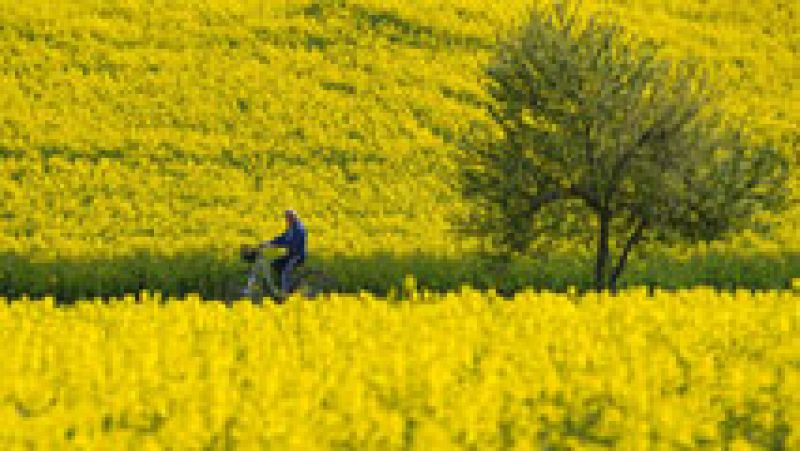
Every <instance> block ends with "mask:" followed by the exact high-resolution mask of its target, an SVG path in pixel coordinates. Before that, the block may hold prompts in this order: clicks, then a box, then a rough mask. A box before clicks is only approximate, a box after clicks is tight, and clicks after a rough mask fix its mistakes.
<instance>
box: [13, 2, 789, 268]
mask: <svg viewBox="0 0 800 451" xmlns="http://www.w3.org/2000/svg"><path fill="white" fill-rule="evenodd" d="M534 3H536V2H531V1H528V0H504V1H503V2H500V3H497V2H494V3H493V2H488V3H487V2H485V1H484V0H418V1H413V2H409V1H405V0H402V1H401V0H348V1H340V0H314V1H312V0H293V1H285V0H275V1H273V0H260V1H255V0H250V1H240V0H236V1H233V0H205V1H194V0H192V1H185V0H177V1H176V0H171V1H169V2H165V1H163V0H159V1H152V0H147V1H144V0H114V1H96V0H76V1H69V2H50V3H48V5H47V7H46V8H45V7H42V6H41V5H40V4H39V3H38V2H24V1H16V0H0V61H1V62H2V67H1V68H0V174H2V177H0V195H1V196H2V200H3V201H2V202H0V251H2V252H12V253H14V254H15V255H23V256H26V257H28V258H30V259H34V260H43V259H54V258H57V257H75V258H87V257H99V258H102V257H106V256H108V257H114V256H118V255H129V254H131V253H132V252H134V251H135V250H141V249H146V250H149V251H152V252H155V253H158V254H160V255H172V254H175V253H182V252H188V251H192V250H197V249H203V250H208V251H209V252H214V253H216V254H219V255H229V254H230V253H231V252H233V249H235V248H236V247H237V246H238V244H239V243H241V242H242V241H243V240H251V239H253V238H257V237H263V236H265V235H269V234H272V233H273V232H274V231H275V229H276V228H278V227H280V221H281V219H280V214H279V213H280V211H282V209H283V208H285V207H288V206H292V207H294V208H296V209H297V210H298V211H300V212H301V213H302V214H303V216H304V218H305V220H306V224H307V226H308V227H309V230H310V232H311V233H312V235H313V239H314V243H313V245H314V247H315V249H316V251H317V252H319V253H320V254H326V255H331V254H335V253H347V254H349V255H367V254H371V253H373V252H378V251H390V252H393V253H398V254H402V253H408V252H411V251H414V250H416V249H418V248H424V249H425V250H426V251H427V252H433V253H437V254H447V255H451V256H458V255H461V253H462V252H464V250H465V249H466V250H469V249H472V247H473V246H474V243H472V242H469V241H466V242H465V241H461V240H454V239H453V237H452V235H451V232H450V231H449V223H448V222H447V220H446V217H447V216H448V215H449V214H450V213H453V212H455V211H457V210H458V209H459V198H458V196H457V194H456V191H455V190H454V188H453V187H452V186H451V184H450V182H451V181H452V180H454V171H455V167H454V166H453V164H452V161H451V154H452V151H453V150H454V149H455V145H456V144H455V142H456V140H457V138H458V136H459V133H461V132H463V131H464V129H465V126H466V125H468V123H469V121H470V120H473V119H485V118H486V113H485V112H484V111H481V109H480V108H477V107H475V105H474V100H475V99H480V98H482V96H483V94H482V93H481V86H482V83H483V80H484V76H483V74H482V69H483V65H484V64H485V63H486V62H488V61H489V59H490V58H491V56H492V52H493V44H494V43H495V42H496V38H497V36H503V35H504V33H505V32H507V31H509V30H511V29H512V27H514V26H516V25H519V24H520V22H521V20H522V19H524V17H525V15H524V14H523V13H524V11H525V10H526V8H528V7H529V6H530V5H532V4H534ZM539 3H541V2H539ZM797 5H798V4H797V2H792V1H775V0H760V1H756V2H746V3H735V2H734V3H731V2H730V1H728V0H707V1H682V2H663V1H660V0H658V1H656V0H647V1H645V0H639V1H635V2H633V1H629V0H607V1H600V0H587V1H584V2H583V10H582V11H584V12H585V13H586V14H589V13H601V14H603V17H609V18H611V17H612V16H611V15H612V14H613V15H614V16H613V17H614V20H617V21H619V22H621V24H622V25H624V26H625V27H627V28H628V30H629V31H631V32H633V33H636V34H637V35H638V36H639V37H640V38H653V39H657V40H659V41H661V42H663V43H664V44H665V46H666V49H665V56H667V57H674V58H680V57H684V56H697V57H700V58H701V59H702V60H703V61H705V63H706V66H707V67H708V68H709V69H710V70H711V71H712V74H713V76H714V77H715V80H717V82H718V83H720V84H722V85H724V86H725V87H726V88H727V89H728V93H729V95H728V97H726V98H725V99H720V101H721V102H723V104H724V105H725V106H726V109H727V110H728V111H729V112H730V113H731V114H734V115H743V116H747V117H748V118H749V119H750V120H751V123H752V126H753V127H754V128H757V135H758V136H762V137H772V138H777V140H779V142H780V143H781V146H782V150H784V151H785V152H786V154H787V155H788V156H789V157H790V158H791V159H792V161H793V164H795V163H797V161H796V158H797V128H796V127H797V124H798V123H800V116H799V115H798V114H799V113H798V111H800V109H798V108H794V107H793V106H796V105H798V104H800V97H799V96H800V89H798V85H797V83H798V80H799V79H800V77H798V76H797V73H798V72H797V71H798V66H797V61H798V54H797V52H798V44H797V43H798V42H799V41H798V36H800V34H798V33H799V31H798V25H797V24H798V20H797V17H799V16H800V7H798V6H797ZM798 192H800V191H797V190H796V189H795V193H798ZM777 220H779V221H780V226H779V228H778V230H777V232H776V233H775V234H774V235H773V237H772V238H767V239H762V238H756V237H754V236H752V234H744V235H741V236H737V237H733V238H731V239H730V240H728V241H727V242H725V243H721V244H720V246H722V247H723V248H728V249H731V250H732V251H733V252H739V253H750V252H753V251H756V252H762V253H763V252H767V253H770V252H776V251H779V250H782V251H788V250H794V251H797V250H798V249H800V248H798V243H800V241H799V240H796V239H794V237H795V232H796V230H797V229H798V227H800V222H798V221H800V213H799V211H798V210H797V209H796V208H795V209H794V210H792V211H790V212H788V213H787V214H786V215H785V216H782V217H780V218H776V221H777ZM375 236H379V237H380V239H374V237H375ZM564 246H565V252H567V251H570V252H574V250H570V249H568V248H569V243H564ZM678 252H682V250H679V251H678ZM226 253H227V254H226Z"/></svg>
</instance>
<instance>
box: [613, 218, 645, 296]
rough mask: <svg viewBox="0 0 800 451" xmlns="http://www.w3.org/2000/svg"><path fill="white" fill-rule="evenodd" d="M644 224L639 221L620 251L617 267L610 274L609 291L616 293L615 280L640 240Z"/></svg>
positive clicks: (642, 221)
mask: <svg viewBox="0 0 800 451" xmlns="http://www.w3.org/2000/svg"><path fill="white" fill-rule="evenodd" d="M645 225H646V223H645V221H644V220H641V221H639V224H638V225H637V226H636V230H634V232H633V234H632V235H631V237H630V238H628V242H626V243H625V248H624V249H623V250H622V254H621V255H620V256H619V262H617V266H616V267H615V268H614V270H613V271H612V272H611V280H610V281H609V287H610V288H611V291H614V292H616V291H617V279H618V278H619V275H620V274H622V270H623V269H624V268H625V263H626V262H627V259H628V254H629V253H630V251H631V249H633V246H635V245H636V243H638V242H639V240H640V239H641V238H642V232H643V231H644V227H645Z"/></svg>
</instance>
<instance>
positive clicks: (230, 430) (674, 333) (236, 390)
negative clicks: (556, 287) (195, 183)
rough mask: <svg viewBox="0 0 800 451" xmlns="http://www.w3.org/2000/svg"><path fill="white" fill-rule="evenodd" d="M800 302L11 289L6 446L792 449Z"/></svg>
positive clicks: (4, 341)
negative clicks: (260, 299) (61, 294)
mask: <svg viewBox="0 0 800 451" xmlns="http://www.w3.org/2000/svg"><path fill="white" fill-rule="evenodd" d="M0 301H4V300H3V299H0ZM799 312H800V296H798V292H791V291H782V292H777V291H772V292H759V293H757V294H755V295H753V294H750V293H749V292H748V293H743V292H735V293H733V294H731V293H722V294H719V293H716V292H715V291H714V290H711V289H706V288H694V289H691V290H683V291H676V292H661V293H656V295H655V296H654V297H652V298H648V297H645V296H644V292H641V291H638V290H629V291H625V292H622V293H620V295H619V296H618V297H616V298H611V297H608V296H606V295H601V296H599V297H598V296H596V295H591V296H587V297H582V298H581V297H576V296H574V295H571V294H551V293H546V292H545V293H539V294H536V293H533V292H526V293H520V294H518V295H517V296H516V297H515V298H514V299H513V300H506V299H504V298H498V297H497V296H495V295H494V294H493V293H492V292H479V291H473V290H471V289H469V288H466V287H465V288H463V289H462V290H461V291H459V292H451V293H449V294H429V293H414V294H412V295H411V296H410V299H407V300H404V301H400V302H397V301H394V300H392V299H382V298H374V297H372V296H370V295H367V294H361V295H357V296H355V295H354V296H332V297H329V298H324V299H322V298H320V299H317V300H316V301H304V302H301V301H298V300H296V299H290V300H289V302H288V303H287V304H285V305H283V306H274V305H272V304H270V303H268V304H266V305H265V306H263V307H258V306H253V305H252V304H250V303H247V302H241V303H238V304H234V306H233V307H232V308H230V309H229V308H226V307H225V306H224V305H223V304H221V303H216V302H205V301H202V300H201V299H200V298H199V297H197V296H189V297H188V298H187V299H185V300H184V301H183V302H180V301H178V300H176V299H170V300H169V301H168V302H161V300H160V299H159V297H154V296H145V297H144V298H143V299H142V302H141V303H135V301H134V300H133V298H132V297H128V298H126V299H119V300H116V299H115V300H111V302H110V303H109V304H102V303H100V302H97V303H93V302H91V301H90V300H87V301H86V302H79V303H77V304H76V305H75V306H74V307H69V308H53V306H52V302H48V301H46V300H45V301H42V302H37V301H25V300H18V301H15V302H12V303H11V304H6V303H5V302H2V303H0V354H2V355H3V377H2V378H0V424H2V425H3V427H2V428H0V447H2V449H9V450H11V449H26V448H27V449H31V448H36V449H120V450H121V449H131V450H134V449H135V450H147V449H163V448H166V447H171V448H172V449H201V448H204V449H221V448H223V447H224V448H225V449H303V450H314V449H380V450H392V449H421V450H422V449H437V450H446V449H520V450H522V449H599V448H608V447H613V448H617V449H625V450H632V449H642V450H644V449H681V448H683V449H798V448H800V429H799V428H798V425H800V394H799V393H800V313H799ZM726 446H729V447H728V448H726Z"/></svg>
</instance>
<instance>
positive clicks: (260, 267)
mask: <svg viewBox="0 0 800 451" xmlns="http://www.w3.org/2000/svg"><path fill="white" fill-rule="evenodd" d="M248 275H252V276H255V282H254V283H255V284H256V287H257V288H258V290H259V291H262V287H263V285H262V282H263V281H266V282H267V288H268V290H269V293H262V294H267V295H268V296H270V297H272V298H275V297H283V291H282V290H281V288H280V287H278V286H276V285H275V280H274V279H273V277H272V268H271V267H270V264H269V262H268V261H267V258H266V257H265V256H264V252H263V251H262V252H259V253H258V257H257V258H256V262H255V263H254V264H253V266H252V268H251V269H250V271H249V272H248Z"/></svg>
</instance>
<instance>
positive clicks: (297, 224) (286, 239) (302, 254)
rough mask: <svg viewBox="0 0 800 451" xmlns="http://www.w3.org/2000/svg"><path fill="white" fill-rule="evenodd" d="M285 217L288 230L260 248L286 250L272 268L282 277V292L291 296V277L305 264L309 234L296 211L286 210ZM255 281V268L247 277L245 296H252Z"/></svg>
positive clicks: (263, 243) (262, 243) (275, 260)
mask: <svg viewBox="0 0 800 451" xmlns="http://www.w3.org/2000/svg"><path fill="white" fill-rule="evenodd" d="M284 216H285V218H286V230H285V231H284V232H283V233H282V234H280V235H278V236H276V237H275V238H273V239H271V240H268V241H263V242H261V245H260V247H261V248H271V247H285V248H286V250H287V252H286V255H283V256H281V257H278V258H276V259H274V260H272V262H271V264H270V266H271V267H272V270H273V271H274V272H276V273H278V274H280V276H281V291H282V292H283V293H284V294H289V288H290V287H289V278H290V277H291V274H292V271H293V270H294V269H295V268H297V267H298V266H300V265H302V264H303V263H305V260H306V251H307V242H306V241H307V234H306V228H305V226H304V225H303V223H302V222H301V221H300V218H299V217H298V216H297V212H296V211H294V210H286V211H285V212H284ZM255 280H256V270H255V268H254V270H253V271H252V272H251V273H250V275H249V276H248V277H247V288H245V289H244V291H243V293H242V294H243V295H245V296H250V294H251V287H252V286H253V283H254V282H255Z"/></svg>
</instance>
